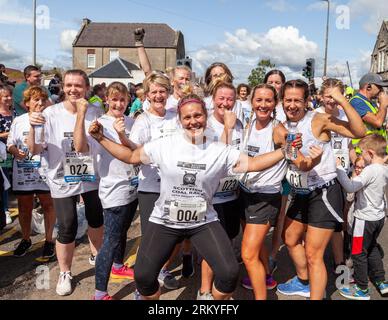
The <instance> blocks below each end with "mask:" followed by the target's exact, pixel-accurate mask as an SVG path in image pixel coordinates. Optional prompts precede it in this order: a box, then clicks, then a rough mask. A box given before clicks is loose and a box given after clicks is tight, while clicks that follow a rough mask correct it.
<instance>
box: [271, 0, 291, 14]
mask: <svg viewBox="0 0 388 320" xmlns="http://www.w3.org/2000/svg"><path fill="white" fill-rule="evenodd" d="M265 5H266V6H267V7H269V8H271V9H272V10H273V11H279V12H286V11H290V10H294V9H295V7H293V6H292V5H291V4H290V3H288V2H287V1H286V0H272V1H267V2H266V3H265Z"/></svg>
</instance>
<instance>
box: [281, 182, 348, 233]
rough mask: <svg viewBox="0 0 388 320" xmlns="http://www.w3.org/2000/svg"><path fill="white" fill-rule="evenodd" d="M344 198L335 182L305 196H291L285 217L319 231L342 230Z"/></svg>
mask: <svg viewBox="0 0 388 320" xmlns="http://www.w3.org/2000/svg"><path fill="white" fill-rule="evenodd" d="M343 207H344V198H343V193H342V189H341V185H340V184H339V182H338V181H337V180H334V181H333V184H332V185H330V186H329V187H323V188H321V189H320V188H318V189H315V190H314V191H312V192H310V193H309V194H306V195H301V194H293V195H292V198H291V203H290V207H289V208H288V211H287V217H288V218H290V219H292V220H296V221H299V222H301V223H303V224H307V225H309V226H312V227H316V228H321V229H332V230H339V229H340V228H342V223H343V222H344V221H343Z"/></svg>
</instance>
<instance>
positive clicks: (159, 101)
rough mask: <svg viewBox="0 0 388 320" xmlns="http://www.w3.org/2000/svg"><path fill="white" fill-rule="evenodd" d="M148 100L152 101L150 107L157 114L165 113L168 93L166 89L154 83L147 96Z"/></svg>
mask: <svg viewBox="0 0 388 320" xmlns="http://www.w3.org/2000/svg"><path fill="white" fill-rule="evenodd" d="M147 97H148V100H149V101H150V107H151V108H152V109H153V110H154V111H156V112H157V113H161V112H164V111H165V107H166V103H167V98H168V92H167V89H166V88H165V87H162V86H161V85H158V84H156V83H152V84H151V85H150V91H149V92H148V94H147Z"/></svg>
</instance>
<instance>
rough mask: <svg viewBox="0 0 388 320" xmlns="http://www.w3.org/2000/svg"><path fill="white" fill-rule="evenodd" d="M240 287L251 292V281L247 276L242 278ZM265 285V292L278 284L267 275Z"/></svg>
mask: <svg viewBox="0 0 388 320" xmlns="http://www.w3.org/2000/svg"><path fill="white" fill-rule="evenodd" d="M241 285H242V286H243V287H244V288H245V289H248V290H253V288H252V283H251V280H250V279H249V277H248V276H246V277H244V278H243V279H242V281H241ZM265 285H266V287H267V290H272V289H275V288H276V286H277V285H278V283H277V282H276V281H275V280H274V278H273V277H272V276H271V275H267V276H266V277H265Z"/></svg>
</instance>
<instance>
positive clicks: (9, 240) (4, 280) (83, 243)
mask: <svg viewBox="0 0 388 320" xmlns="http://www.w3.org/2000/svg"><path fill="white" fill-rule="evenodd" d="M11 199H12V198H11ZM15 207H16V202H15V200H14V199H13V200H12V201H11V208H12V209H11V212H12V219H13V223H12V224H10V225H8V226H6V227H5V228H4V229H3V230H2V231H0V300H91V299H92V297H93V294H94V283H95V281H94V267H93V266H91V265H90V264H89V262H88V258H89V255H90V250H89V246H88V240H87V237H86V236H84V237H82V238H81V239H79V240H77V242H76V249H75V255H74V260H73V267H72V274H73V284H74V291H73V293H72V294H71V295H70V296H66V297H60V296H58V295H57V294H56V293H55V287H56V282H57V280H58V275H59V267H58V263H57V261H55V259H54V261H49V262H46V263H45V262H41V261H39V257H40V255H41V252H42V249H43V248H42V247H43V244H44V235H42V234H34V235H33V236H32V242H33V244H34V246H33V248H32V250H31V251H30V252H28V253H27V254H26V255H25V256H24V257H21V258H16V257H13V256H12V251H13V250H14V248H15V246H16V245H17V244H18V243H19V241H20V239H21V233H20V226H19V223H18V211H17V209H16V208H15ZM270 238H271V234H269V235H268V237H267V242H270ZM238 239H241V234H240V235H239V238H238ZM238 239H237V241H235V243H239V241H238ZM140 241H141V235H140V218H139V216H138V214H137V215H136V217H135V220H134V222H133V223H132V226H131V228H130V229H129V231H128V239H127V249H126V263H127V264H128V265H133V264H134V263H135V261H136V253H137V249H138V246H139V244H140ZM379 242H380V244H381V245H382V247H383V248H384V250H385V251H386V252H388V226H387V225H385V227H384V229H383V232H382V233H381V236H380V241H379ZM195 260H196V263H195V274H194V276H193V277H192V278H190V279H185V278H182V277H181V268H182V265H181V259H180V257H177V259H176V261H175V263H174V264H173V269H172V273H173V274H174V275H175V276H176V277H177V279H178V280H179V283H180V287H179V289H177V290H166V289H164V288H162V296H161V299H163V300H195V299H196V296H197V291H198V289H199V286H200V265H199V262H198V259H195ZM332 260H333V259H332V254H331V250H330V246H329V248H328V249H327V251H326V253H325V262H326V266H327V268H328V275H329V278H328V285H327V289H326V294H327V299H328V300H345V299H344V298H342V297H341V296H340V295H339V293H338V291H337V290H336V287H335V280H336V275H335V274H334V272H333V271H332V270H333V268H334V267H333V263H332ZM383 262H384V266H385V270H387V268H388V256H387V255H385V257H384V261H383ZM245 275H246V270H245V268H244V266H243V265H241V268H240V280H241V279H242V278H243V277H244V276H245ZM294 275H295V269H294V266H293V264H292V262H291V260H290V257H289V256H288V252H287V248H286V247H284V246H283V247H282V248H281V250H280V251H279V254H278V269H277V270H276V271H275V273H274V278H275V280H276V281H277V282H278V283H283V282H286V281H287V280H288V279H290V278H292V277H293V276H294ZM370 289H371V299H372V300H384V299H387V298H386V297H382V296H381V295H380V294H379V293H378V292H377V290H376V289H375V287H374V286H373V285H372V284H371V285H370ZM108 290H109V293H110V294H111V295H112V296H113V297H114V298H115V299H120V300H132V299H133V293H134V291H135V283H134V281H129V280H112V279H111V281H110V282H109V288H108ZM233 298H234V299H235V300H252V299H253V293H252V291H249V290H246V289H244V288H243V287H242V286H241V285H240V284H239V285H238V287H237V289H236V291H235V293H234V295H233ZM268 300H305V298H302V297H297V296H284V295H281V294H279V293H277V292H276V289H275V290H271V291H268Z"/></svg>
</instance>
